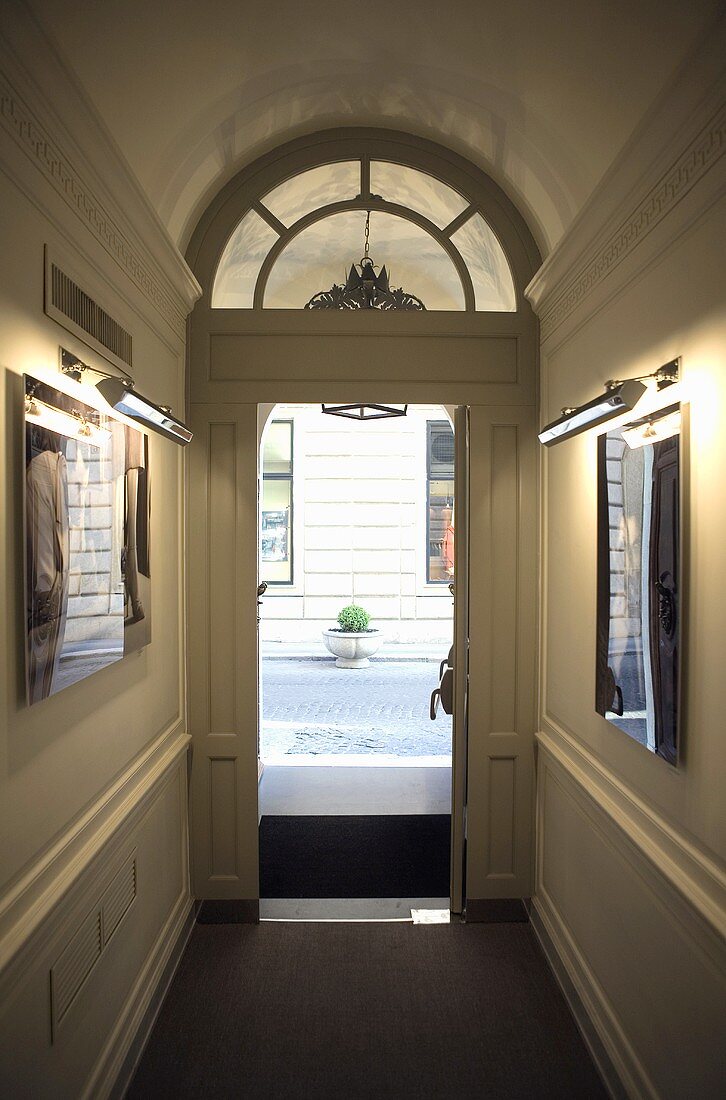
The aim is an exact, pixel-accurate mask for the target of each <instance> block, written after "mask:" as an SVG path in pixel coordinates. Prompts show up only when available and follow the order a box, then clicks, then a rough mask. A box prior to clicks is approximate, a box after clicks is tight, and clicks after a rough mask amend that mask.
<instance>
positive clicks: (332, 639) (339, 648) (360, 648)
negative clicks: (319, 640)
mask: <svg viewBox="0 0 726 1100" xmlns="http://www.w3.org/2000/svg"><path fill="white" fill-rule="evenodd" d="M323 641H324V642H325V648H326V649H327V650H329V652H330V653H332V654H333V656H334V657H336V662H335V663H336V665H337V666H338V668H368V664H369V662H368V658H369V657H371V656H372V655H373V654H374V653H376V652H377V651H378V650H379V649H380V647H381V644H382V642H383V635H382V634H381V632H380V630H365V631H362V632H361V633H360V634H357V633H356V634H354V633H353V632H352V631H344V630H324V631H323Z"/></svg>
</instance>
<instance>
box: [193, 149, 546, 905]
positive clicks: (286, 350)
mask: <svg viewBox="0 0 726 1100" xmlns="http://www.w3.org/2000/svg"><path fill="white" fill-rule="evenodd" d="M387 165H388V166H394V167H395V170H391V171H389V169H388V168H387V167H386V166H387ZM313 181H318V183H320V186H318V184H317V183H316V185H315V186H312V183H313ZM321 181H327V182H325V186H322V182H321ZM288 185H289V186H288ZM439 185H444V187H443V190H442V188H441V187H440V186H439ZM341 189H342V190H341ZM442 196H443V197H442ZM452 196H453V197H452ZM282 200H284V201H283V206H284V209H283V206H281V205H280V201H282ZM442 202H443V203H444V207H443V208H442V205H441V203H442ZM452 202H453V204H454V206H456V210H454V211H453V212H452V210H451V204H452ZM270 204H272V206H271V205H270ZM301 204H302V205H301ZM368 210H371V211H372V222H371V224H372V227H373V229H374V230H375V234H376V236H375V240H376V241H377V242H379V245H378V247H380V248H381V249H382V250H383V252H385V257H383V258H385V260H386V261H387V262H388V261H389V260H390V263H391V265H392V264H393V262H394V259H395V264H396V273H397V275H396V278H397V279H398V280H400V283H401V285H402V286H404V287H405V288H406V289H410V290H411V291H412V292H413V293H415V294H418V295H419V297H420V298H421V299H422V300H423V301H424V302H425V305H426V309H424V310H421V309H416V310H413V311H411V312H398V313H397V312H396V311H395V310H388V311H386V310H378V309H367V310H365V309H340V310H338V309H332V310H327V311H326V310H325V309H317V308H305V305H306V303H307V304H308V305H310V304H311V303H312V304H313V305H314V299H316V292H317V291H320V290H324V289H326V288H328V287H329V286H331V284H332V283H335V282H336V280H338V279H339V278H340V272H341V271H343V270H345V271H346V272H347V271H348V267H347V265H348V264H349V263H350V261H351V256H350V255H349V252H348V250H347V245H346V242H345V241H344V240H342V238H341V237H340V234H337V233H336V232H334V230H335V227H336V226H339V225H341V224H343V222H342V221H341V220H340V219H345V225H349V224H350V225H354V224H358V223H359V222H360V221H361V218H362V219H363V221H365V219H366V214H367V211H368ZM275 211H277V212H276V213H275ZM379 215H380V218H379V217H378V216H379ZM439 215H440V218H439ZM389 216H390V217H389ZM449 216H450V219H451V220H448V218H449ZM391 218H392V219H394V221H395V219H398V220H397V221H395V226H397V227H398V230H400V232H398V231H395V232H394V229H393V228H392V229H391V232H388V230H387V229H386V226H388V227H389V228H390V227H394V221H391ZM436 218H439V222H438V224H437V222H436ZM336 219H338V220H336ZM403 222H406V223H410V225H411V226H413V229H411V230H410V232H409V228H408V226H403ZM379 223H380V224H379ZM404 230H405V232H404ZM419 230H420V231H422V233H423V236H422V235H421V233H420V232H419ZM321 234H322V237H323V238H324V244H325V248H324V249H323V250H322V251H321V249H320V248H318V247H317V246H316V243H315V242H316V241H317V242H320V240H321ZM356 239H357V238H356ZM416 242H418V244H420V245H421V248H420V249H419V247H418V244H416ZM414 245H415V247H414ZM424 245H425V248H424V247H423V246H424ZM404 246H405V247H404ZM336 250H337V251H336ZM432 257H434V258H433V259H432ZM187 260H188V262H189V264H190V266H191V267H192V270H193V271H194V272H195V274H196V276H197V278H198V279H199V282H200V284H201V286H202V290H203V293H202V297H201V298H200V300H199V302H198V303H197V306H196V307H195V310H194V313H193V315H192V318H191V328H190V356H189V371H190V386H189V398H190V419H191V426H192V429H193V431H194V433H195V435H194V439H193V441H192V444H191V445H190V447H189V450H188V484H189V508H188V512H187V514H188V516H189V526H188V532H187V538H188V548H189V553H188V559H189V570H188V587H189V602H188V633H189V645H188V653H189V663H188V669H187V674H188V684H189V708H188V721H189V729H190V732H191V734H192V737H193V746H194V752H193V763H192V774H191V801H192V821H193V827H192V867H193V888H194V891H195V893H196V896H197V897H199V898H205V899H215V900H217V901H219V902H220V905H222V903H226V902H228V903H229V907H230V908H231V911H232V912H233V914H234V919H245V920H256V919H257V918H258V915H259V858H258V844H257V840H258V779H259V776H258V746H257V726H258V714H257V695H258V682H257V624H256V618H257V611H258V608H257V606H256V601H257V595H256V592H257V575H256V574H257V537H256V533H257V524H258V500H257V493H258V461H259V434H258V420H259V417H258V410H265V412H267V411H272V409H274V407H275V405H276V404H279V403H282V402H288V403H289V402H301V403H313V402H320V401H323V400H325V401H336V402H345V403H347V402H358V401H368V400H370V399H371V393H372V391H373V390H375V395H376V397H377V399H378V400H380V401H383V402H399V401H401V400H402V399H408V400H409V401H412V402H418V403H424V402H430V403H439V404H442V405H444V404H445V405H446V406H447V407H449V408H451V409H453V408H454V407H457V408H461V409H464V408H465V407H468V408H469V420H470V426H469V441H470V446H469V455H470V467H471V474H470V484H471V493H470V501H471V513H470V539H469V541H470V543H471V549H472V553H471V560H470V570H469V573H470V593H469V595H468V596H466V594H463V593H462V591H461V586H459V587H458V588H457V591H456V594H455V599H456V601H457V604H458V603H459V601H462V604H463V605H465V606H466V609H467V611H468V622H469V637H468V652H469V666H470V669H471V674H470V676H469V681H468V721H469V729H470V730H471V734H472V735H471V737H470V738H469V741H468V744H467V746H466V749H465V751H464V752H463V753H462V754H459V756H458V757H457V754H456V745H455V749H454V760H453V774H454V782H455V783H456V782H458V783H459V784H460V785H461V788H462V790H463V788H464V787H465V788H466V819H465V820H464V815H463V811H462V814H461V819H460V820H459V822H458V823H457V824H455V828H454V833H455V836H456V838H457V841H456V842H457V843H458V844H459V846H460V850H461V851H463V845H464V831H466V853H465V859H462V864H463V866H462V868H461V871H460V874H459V881H458V884H456V888H455V884H454V882H453V880H452V886H451V890H452V905H454V904H457V905H458V907H461V906H462V905H463V904H464V901H465V904H466V914H467V919H468V920H470V919H486V918H487V915H488V914H489V913H492V912H494V913H496V912H498V911H501V910H504V909H506V905H503V904H502V905H500V903H505V902H506V901H507V900H508V899H520V898H523V897H527V896H528V894H529V892H530V890H531V882H532V844H531V839H532V833H533V807H534V798H533V772H534V748H533V747H534V737H535V723H536V717H535V715H536V700H535V671H536V607H537V584H538V574H537V568H538V566H537V554H536V546H537V485H538V479H537V449H536V448H537V443H536V421H537V417H536V401H537V345H538V339H537V323H536V318H535V317H534V314H533V313H532V310H531V309H530V307H529V305H528V303H527V300H526V297H525V288H526V287H527V285H528V283H529V281H530V280H531V278H532V276H533V275H534V273H535V271H537V270H538V268H539V267H540V264H541V258H540V256H539V253H538V250H537V247H536V244H535V242H534V240H533V239H532V236H531V233H530V232H529V230H528V229H527V226H526V224H525V223H524V221H523V219H522V218H521V216H520V215H519V214H518V213H517V211H516V209H515V208H514V206H513V205H512V203H511V202H510V201H509V199H508V198H507V197H506V195H504V194H503V192H502V191H501V190H500V189H499V188H498V187H497V186H496V184H495V183H494V182H493V181H492V180H491V179H490V178H488V177H487V176H486V175H485V174H483V173H482V172H481V171H480V169H478V168H477V167H476V166H475V165H473V164H471V163H469V162H467V161H465V160H464V159H462V158H461V157H458V156H457V155H456V154H455V153H453V152H452V151H451V150H448V149H444V148H442V147H440V146H436V145H434V144H432V143H431V142H427V141H424V140H422V139H420V138H417V137H413V136H411V135H405V134H399V133H393V132H391V131H376V130H348V129H346V130H340V131H337V130H336V131H327V132H325V133H320V134H317V135H313V136H310V135H306V136H305V137H303V138H300V139H297V140H296V141H294V142H291V143H290V144H289V145H286V146H284V147H283V148H281V149H276V150H273V151H271V152H270V153H269V154H265V155H264V156H263V157H261V158H260V159H259V161H257V162H255V164H252V165H249V166H248V167H246V168H245V169H243V170H242V171H241V172H240V173H239V174H238V175H237V176H236V177H235V178H234V179H232V180H230V182H229V184H228V185H227V186H226V187H225V189H224V190H223V191H222V192H221V193H220V195H219V196H217V198H216V199H215V200H214V201H213V202H212V203H211V204H210V206H209V208H208V209H207V211H206V212H205V213H204V214H203V215H202V217H201V218H200V221H199V223H198V225H197V228H196V229H195V231H194V233H193V234H192V238H191V240H190V243H189V246H188V249H187ZM379 262H380V260H379ZM343 265H346V266H345V267H343ZM323 269H324V270H323ZM387 270H388V269H387ZM303 274H304V279H302V280H301V276H302V275H303ZM434 284H435V285H434ZM394 285H395V284H394ZM311 295H312V298H311ZM333 297H334V295H333ZM262 403H264V404H262ZM456 434H457V439H459V438H460V433H459V431H458V427H457V433H456ZM459 526H460V515H459V513H458V510H457V527H459ZM460 545H461V539H459V540H458V541H457V546H460ZM459 619H460V617H459V616H457V622H458V621H459ZM459 641H461V639H458V638H457V643H458V642H459ZM463 641H464V642H466V641H467V639H463ZM459 668H460V669H461V663H460V664H459ZM459 690H461V685H459ZM457 805H459V806H461V807H463V806H464V797H463V794H462V797H461V798H460V799H459V800H455V801H454V803H453V804H452V806H453V809H454V813H455V815H456V813H457ZM456 866H457V861H456V860H452V869H454V872H455V871H456ZM464 871H465V878H466V881H465V884H464V881H463V879H464ZM455 896H456V897H458V899H459V900H458V902H456V903H455V902H454V897H455ZM222 907H223V906H222Z"/></svg>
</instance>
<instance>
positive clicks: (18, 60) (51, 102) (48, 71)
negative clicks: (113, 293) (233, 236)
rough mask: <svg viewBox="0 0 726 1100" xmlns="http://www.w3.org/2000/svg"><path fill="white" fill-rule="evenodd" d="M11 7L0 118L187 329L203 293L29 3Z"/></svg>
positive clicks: (16, 1)
mask: <svg viewBox="0 0 726 1100" xmlns="http://www.w3.org/2000/svg"><path fill="white" fill-rule="evenodd" d="M9 6H10V7H11V8H12V9H13V11H12V15H13V18H12V19H9V20H8V21H7V24H6V26H7V28H8V30H9V34H8V35H6V36H5V37H4V38H2V39H0V126H2V129H3V130H4V131H5V133H6V134H7V135H8V136H9V137H10V138H11V139H12V141H13V142H14V143H15V145H16V146H18V147H19V148H20V149H21V150H22V151H23V152H24V153H25V154H26V155H27V157H28V158H29V159H30V161H31V162H32V163H33V165H34V166H35V167H36V168H37V169H38V171H39V172H40V174H41V175H42V177H43V178H44V180H45V181H46V182H47V183H48V184H50V185H51V187H53V189H54V190H55V191H56V192H57V193H58V194H59V195H60V196H61V198H62V199H63V200H64V201H65V202H66V203H67V205H68V206H69V207H70V209H71V210H72V211H73V212H74V214H76V216H77V217H78V218H79V219H80V221H81V222H82V224H83V225H84V227H85V228H86V229H87V230H88V231H89V232H90V233H91V234H92V235H93V236H94V237H95V238H96V240H97V241H98V242H99V243H100V244H101V245H102V247H103V248H104V249H105V251H106V252H107V253H108V254H109V255H110V256H111V257H112V258H113V259H114V260H115V261H116V263H117V264H118V265H119V267H120V268H121V270H122V271H123V272H124V274H125V275H126V276H127V277H128V278H129V279H130V280H131V281H132V282H133V283H134V285H135V286H136V287H137V288H138V290H139V291H140V292H141V293H142V294H143V295H144V296H145V297H146V298H147V300H148V301H149V302H150V303H151V304H152V305H153V307H154V309H155V310H156V311H157V312H158V313H159V314H161V316H162V317H163V318H164V319H165V320H166V321H167V323H168V324H169V325H170V327H171V328H172V329H173V330H174V332H175V333H176V334H177V335H180V336H182V337H183V336H184V333H185V330H186V318H187V316H188V314H189V312H190V311H191V309H192V307H193V305H194V302H195V301H196V300H197V298H198V297H199V295H200V293H201V288H200V287H199V284H198V283H197V280H196V278H195V277H194V275H193V273H192V272H191V270H190V268H189V267H188V265H187V263H186V261H185V260H184V258H183V256H182V255H181V253H180V252H179V250H178V249H177V248H176V245H175V244H174V242H173V241H172V239H171V237H170V236H169V233H168V231H167V230H166V228H165V226H164V225H163V224H162V222H161V220H160V219H159V217H158V215H157V213H156V211H155V210H154V208H153V207H152V205H151V203H150V201H149V199H148V197H147V196H146V194H145V192H144V191H143V189H142V188H141V185H140V184H139V182H138V180H137V179H136V177H135V176H134V174H133V173H132V171H131V169H130V167H129V165H128V163H127V162H126V160H125V159H124V157H123V155H122V154H121V152H120V151H119V149H118V148H117V146H116V145H115V143H114V141H113V138H112V137H111V135H110V134H109V132H108V130H107V129H106V127H105V125H104V123H103V122H102V120H101V118H100V117H99V115H98V113H97V112H96V110H95V108H94V106H93V105H92V103H91V102H90V101H89V99H88V97H87V96H86V94H85V92H84V91H83V89H82V88H81V87H80V85H79V84H78V81H77V80H76V78H75V76H74V74H73V73H72V72H71V70H70V69H69V68H68V66H67V65H66V64H65V62H64V61H63V59H62V58H61V57H60V55H59V54H58V52H57V51H56V49H55V47H54V46H53V44H52V43H51V42H50V41H49V39H48V38H47V37H46V36H45V34H44V32H43V31H42V29H41V28H40V27H39V26H38V24H37V23H36V21H35V19H34V17H33V15H32V14H31V12H30V11H29V10H28V8H27V7H26V6H25V5H24V4H22V3H21V2H20V0H10V3H9ZM59 105H62V114H61V113H59V110H58V107H59Z"/></svg>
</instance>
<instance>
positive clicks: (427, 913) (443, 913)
mask: <svg viewBox="0 0 726 1100" xmlns="http://www.w3.org/2000/svg"><path fill="white" fill-rule="evenodd" d="M411 919H412V921H413V923H414V924H450V923H451V913H450V912H449V910H448V909H412V910H411Z"/></svg>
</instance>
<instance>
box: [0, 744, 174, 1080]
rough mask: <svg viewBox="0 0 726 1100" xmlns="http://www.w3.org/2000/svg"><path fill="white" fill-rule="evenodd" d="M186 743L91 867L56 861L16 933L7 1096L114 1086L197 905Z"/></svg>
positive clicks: (6, 1008)
mask: <svg viewBox="0 0 726 1100" xmlns="http://www.w3.org/2000/svg"><path fill="white" fill-rule="evenodd" d="M187 740H188V739H186V738H178V739H177V740H176V742H175V744H174V747H173V750H172V749H170V753H169V757H168V761H167V765H166V767H165V769H164V770H163V771H162V773H161V774H154V772H153V771H149V773H148V776H147V782H146V783H140V784H137V787H136V789H135V791H134V803H133V805H131V806H127V812H126V813H125V814H124V815H123V817H122V819H121V820H120V821H118V823H117V827H116V829H115V830H114V832H113V834H112V835H111V836H110V837H108V838H107V839H105V840H104V841H103V843H102V844H101V845H100V846H99V847H98V848H97V849H96V850H95V851H94V853H93V858H92V859H91V860H90V861H89V862H88V863H87V865H86V867H85V869H84V870H82V871H81V873H80V874H76V871H77V868H76V867H74V866H73V864H71V865H70V866H67V867H65V868H61V869H59V872H58V881H57V883H56V885H55V890H54V891H53V893H54V896H55V898H56V903H55V904H54V905H53V906H52V907H51V908H50V909H49V910H48V911H47V914H46V916H45V917H44V919H43V920H42V921H41V922H40V923H38V924H36V925H34V926H33V925H32V924H31V922H30V921H26V922H25V923H26V929H27V930H29V929H31V928H32V931H28V932H27V934H26V937H25V939H24V940H22V929H21V930H20V932H19V935H18V936H16V937H15V940H16V942H18V943H19V946H18V948H17V950H16V952H15V954H14V955H13V956H12V957H10V958H7V959H6V965H5V966H4V968H3V969H2V971H1V972H0V1006H1V1007H0V1036H2V1038H1V1040H0V1095H3V1096H8V1097H11V1096H12V1097H13V1100H24V1098H28V1100H30V1098H32V1100H45V1098H48V1100H59V1098H68V1100H71V1098H72V1100H77V1098H79V1097H88V1098H89V1100H90V1098H93V1100H98V1098H100V1097H106V1096H108V1095H109V1094H110V1092H111V1091H112V1089H113V1088H114V1084H115V1079H116V1075H117V1073H118V1070H119V1067H120V1066H121V1065H122V1063H123V1061H124V1059H125V1058H126V1057H127V1054H128V1051H129V1049H130V1048H131V1046H132V1043H133V1042H134V1040H135V1038H136V1037H137V1031H138V1028H139V1025H140V1023H141V1021H142V1019H143V1017H144V1013H145V1010H146V1008H147V1006H148V1005H149V1003H151V1001H152V998H153V997H154V995H155V993H156V990H157V985H158V982H159V979H160V975H161V973H162V972H163V969H164V966H165V964H166V962H167V960H168V958H169V957H170V956H171V955H172V953H173V951H174V948H175V946H176V944H177V941H178V940H179V937H180V935H182V933H183V930H184V928H185V926H186V924H187V922H188V917H189V914H190V911H191V898H190V894H189V883H188V856H187V845H188V830H187V753H186V747H187ZM99 835H100V834H99ZM89 846H91V847H92V845H91V838H90V837H89ZM21 940H22V942H21Z"/></svg>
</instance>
